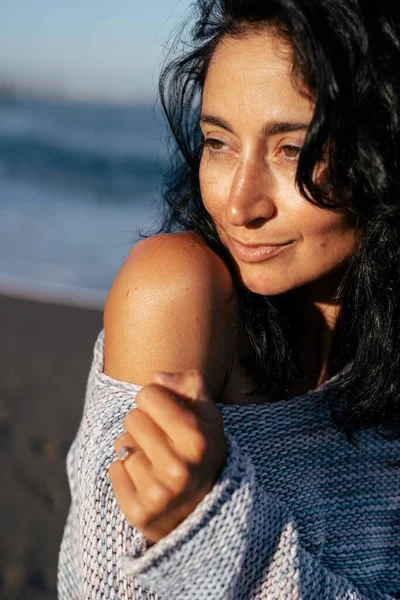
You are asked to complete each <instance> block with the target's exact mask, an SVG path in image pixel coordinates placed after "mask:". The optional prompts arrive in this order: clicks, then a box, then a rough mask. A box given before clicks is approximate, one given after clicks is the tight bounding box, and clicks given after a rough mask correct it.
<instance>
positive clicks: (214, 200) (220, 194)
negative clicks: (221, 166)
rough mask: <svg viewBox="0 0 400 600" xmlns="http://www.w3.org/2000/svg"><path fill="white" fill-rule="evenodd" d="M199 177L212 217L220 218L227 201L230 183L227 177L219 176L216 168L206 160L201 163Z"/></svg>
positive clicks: (202, 193) (205, 201)
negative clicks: (210, 165)
mask: <svg viewBox="0 0 400 600" xmlns="http://www.w3.org/2000/svg"><path fill="white" fill-rule="evenodd" d="M199 179H200V193H201V199H202V201H203V204H204V206H205V208H206V210H207V212H208V213H209V214H210V215H211V217H212V218H213V219H217V220H219V218H220V217H221V216H222V214H223V211H224V210H225V204H226V202H227V196H226V190H227V189H229V188H228V187H227V185H228V183H227V182H226V179H224V178H222V177H217V176H216V174H215V170H214V169H211V168H210V167H208V166H207V164H206V161H202V162H201V163H200V170H199Z"/></svg>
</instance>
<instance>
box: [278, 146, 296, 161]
mask: <svg viewBox="0 0 400 600" xmlns="http://www.w3.org/2000/svg"><path fill="white" fill-rule="evenodd" d="M281 150H282V152H283V154H284V155H285V157H286V158H289V159H290V160H296V158H299V155H300V150H301V148H300V147H299V146H294V145H292V144H286V145H285V146H281Z"/></svg>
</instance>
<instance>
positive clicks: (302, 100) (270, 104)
mask: <svg viewBox="0 0 400 600" xmlns="http://www.w3.org/2000/svg"><path fill="white" fill-rule="evenodd" d="M292 70H293V62H292V50H291V47H290V45H289V44H288V43H287V42H285V41H284V40H282V39H281V38H279V37H278V36H277V35H276V34H274V33H272V32H270V31H268V30H266V31H265V32H264V31H257V32H249V33H246V34H245V35H242V36H240V37H231V36H226V37H225V38H224V39H223V40H222V41H221V42H220V44H219V45H218V46H217V48H216V50H215V52H214V54H213V56H212V58H211V61H210V64H209V68H208V71H207V75H206V79H205V83H204V88H203V110H207V111H213V112H219V113H224V114H227V113H228V112H230V113H235V114H236V115H240V116H241V117H243V118H246V117H251V118H252V119H253V120H254V119H255V118H257V116H260V118H261V117H262V119H265V118H266V116H269V117H270V118H271V119H276V118H280V117H281V116H282V113H284V115H285V118H287V117H290V118H293V119H294V118H298V117H299V116H301V117H302V118H304V117H305V116H306V115H307V114H309V118H310V119H311V116H312V110H313V105H312V103H311V101H310V100H309V99H308V98H307V97H306V96H305V95H304V94H301V93H300V91H299V90H298V88H297V87H296V85H295V83H294V78H293V74H292ZM266 113H267V114H266Z"/></svg>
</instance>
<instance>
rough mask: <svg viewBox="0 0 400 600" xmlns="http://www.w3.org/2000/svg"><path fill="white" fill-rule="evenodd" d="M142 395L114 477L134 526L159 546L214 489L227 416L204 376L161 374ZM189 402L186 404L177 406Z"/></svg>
mask: <svg viewBox="0 0 400 600" xmlns="http://www.w3.org/2000/svg"><path fill="white" fill-rule="evenodd" d="M154 381H155V383H152V384H149V385H146V386H144V387H143V388H142V389H141V390H140V392H139V393H138V394H137V396H136V404H137V407H138V408H136V409H133V410H131V411H129V412H128V413H127V415H126V417H125V420H124V427H125V430H126V431H125V432H124V433H123V434H122V435H120V436H119V437H118V438H117V439H116V440H115V444H114V447H115V450H116V452H117V453H118V451H119V450H120V449H121V447H129V448H133V449H134V451H133V453H131V454H130V455H129V456H128V457H127V458H126V459H125V461H124V462H121V461H119V460H117V461H116V462H114V463H112V465H111V466H110V467H109V469H108V472H109V476H110V480H111V485H112V487H113V490H114V493H115V496H116V499H117V502H118V505H119V507H120V509H121V511H122V512H123V513H124V515H125V516H126V518H127V520H128V523H129V524H130V525H133V526H134V527H136V528H137V529H139V531H141V532H142V533H143V534H144V535H145V537H146V538H147V539H149V540H151V541H153V542H157V541H159V540H160V539H161V538H163V537H165V536H166V535H168V533H170V532H171V531H172V530H174V529H175V528H176V527H177V526H178V525H179V524H180V523H181V522H182V521H183V520H184V519H185V518H186V517H187V516H188V515H190V514H191V513H192V512H193V510H194V509H195V508H196V506H197V505H198V504H199V502H201V500H202V499H203V498H204V496H205V495H206V494H207V493H208V492H209V491H210V490H211V489H212V488H213V486H214V484H215V482H216V481H217V479H218V477H219V475H220V473H221V471H222V469H223V467H224V464H225V461H226V455H227V446H226V440H225V436H224V430H223V423H222V416H221V412H220V410H219V409H218V407H217V406H216V404H215V402H214V401H213V400H212V398H211V397H210V395H209V393H208V392H207V390H206V389H205V383H204V378H203V376H202V375H201V373H199V372H198V371H185V372H183V373H176V374H175V373H156V374H155V376H154ZM178 399H179V400H181V401H183V404H181V403H180V402H179V401H178Z"/></svg>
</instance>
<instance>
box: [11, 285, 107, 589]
mask: <svg viewBox="0 0 400 600" xmlns="http://www.w3.org/2000/svg"><path fill="white" fill-rule="evenodd" d="M101 328H102V314H101V312H100V311H93V310H89V309H80V308H74V307H65V306H56V305H51V304H44V303H40V302H33V301H28V300H15V299H12V298H8V297H5V296H0V331H1V340H2V344H1V345H0V468H1V476H2V481H1V494H0V508H1V510H0V532H1V535H0V598H2V599H4V600H50V599H51V600H53V599H54V600H55V599H56V597H57V594H56V569H57V560H58V550H59V546H60V540H61V536H62V531H63V527H64V523H65V519H66V516H67V511H68V507H69V502H70V495H69V489H68V483H67V478H66V472H65V456H66V453H67V451H68V448H69V446H70V444H71V442H72V440H73V438H74V436H75V433H76V430H77V427H78V425H79V421H80V418H81V414H82V408H83V400H84V394H85V386H86V380H87V376H88V372H89V366H90V362H91V357H92V350H93V345H94V342H95V339H96V337H97V335H98V333H99V331H100V330H101Z"/></svg>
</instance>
